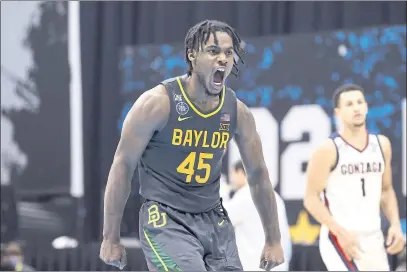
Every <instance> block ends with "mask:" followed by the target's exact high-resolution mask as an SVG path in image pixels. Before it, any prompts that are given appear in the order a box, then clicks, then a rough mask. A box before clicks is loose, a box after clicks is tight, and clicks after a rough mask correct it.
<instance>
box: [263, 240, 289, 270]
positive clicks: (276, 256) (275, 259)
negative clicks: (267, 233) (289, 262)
mask: <svg viewBox="0 0 407 272" xmlns="http://www.w3.org/2000/svg"><path fill="white" fill-rule="evenodd" d="M282 263H284V251H283V248H282V247H281V244H280V243H275V244H267V243H266V245H265V246H264V249H263V253H262V254H261V258H260V268H261V269H264V270H266V271H270V270H271V269H273V268H274V267H276V266H278V265H280V264H282Z"/></svg>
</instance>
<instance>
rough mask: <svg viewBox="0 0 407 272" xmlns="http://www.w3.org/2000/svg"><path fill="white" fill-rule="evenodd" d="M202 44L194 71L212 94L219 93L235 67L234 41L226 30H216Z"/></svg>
mask: <svg viewBox="0 0 407 272" xmlns="http://www.w3.org/2000/svg"><path fill="white" fill-rule="evenodd" d="M215 35H216V39H215V37H214V35H213V34H211V35H210V37H209V40H208V42H207V43H206V44H205V45H203V46H202V49H201V50H200V51H199V52H198V54H197V58H196V60H195V67H194V72H195V73H196V74H197V75H198V78H199V80H200V82H201V83H202V84H203V85H204V86H205V88H206V90H207V91H208V93H209V94H211V95H218V94H219V93H220V92H221V91H222V89H223V85H224V84H225V80H226V78H227V77H228V76H229V74H230V72H231V71H232V68H233V61H234V59H233V41H232V38H231V37H230V36H229V34H228V33H226V32H220V31H217V32H215Z"/></svg>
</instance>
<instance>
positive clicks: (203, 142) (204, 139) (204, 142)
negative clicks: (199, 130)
mask: <svg viewBox="0 0 407 272" xmlns="http://www.w3.org/2000/svg"><path fill="white" fill-rule="evenodd" d="M203 133H204V138H203V141H202V147H209V145H208V144H207V143H206V140H207V137H208V132H207V131H206V130H205V131H204V132H203Z"/></svg>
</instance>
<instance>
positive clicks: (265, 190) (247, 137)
mask: <svg viewBox="0 0 407 272" xmlns="http://www.w3.org/2000/svg"><path fill="white" fill-rule="evenodd" d="M237 103H238V104H237V131H236V135H235V139H236V143H237V146H238V148H239V152H240V156H241V157H242V161H243V164H244V167H245V170H246V173H247V180H248V183H249V187H250V192H251V195H252V199H253V202H254V204H255V206H256V208H257V211H258V213H259V215H260V219H261V222H262V224H263V229H264V234H265V238H266V243H267V244H276V243H279V242H280V238H281V236H280V229H279V224H278V213H277V204H276V198H275V195H274V190H273V187H272V185H271V182H270V177H269V173H268V170H267V167H266V164H265V162H264V158H263V150H262V146H261V141H260V137H259V135H258V133H257V131H256V124H255V122H254V118H253V115H252V113H251V112H250V110H249V109H248V108H247V107H246V105H244V104H243V103H242V102H241V101H239V100H238V102H237Z"/></svg>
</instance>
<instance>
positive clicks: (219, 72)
mask: <svg viewBox="0 0 407 272" xmlns="http://www.w3.org/2000/svg"><path fill="white" fill-rule="evenodd" d="M224 78H225V68H217V69H216V71H215V73H213V82H214V83H215V85H218V86H220V85H222V84H223V79H224Z"/></svg>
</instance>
